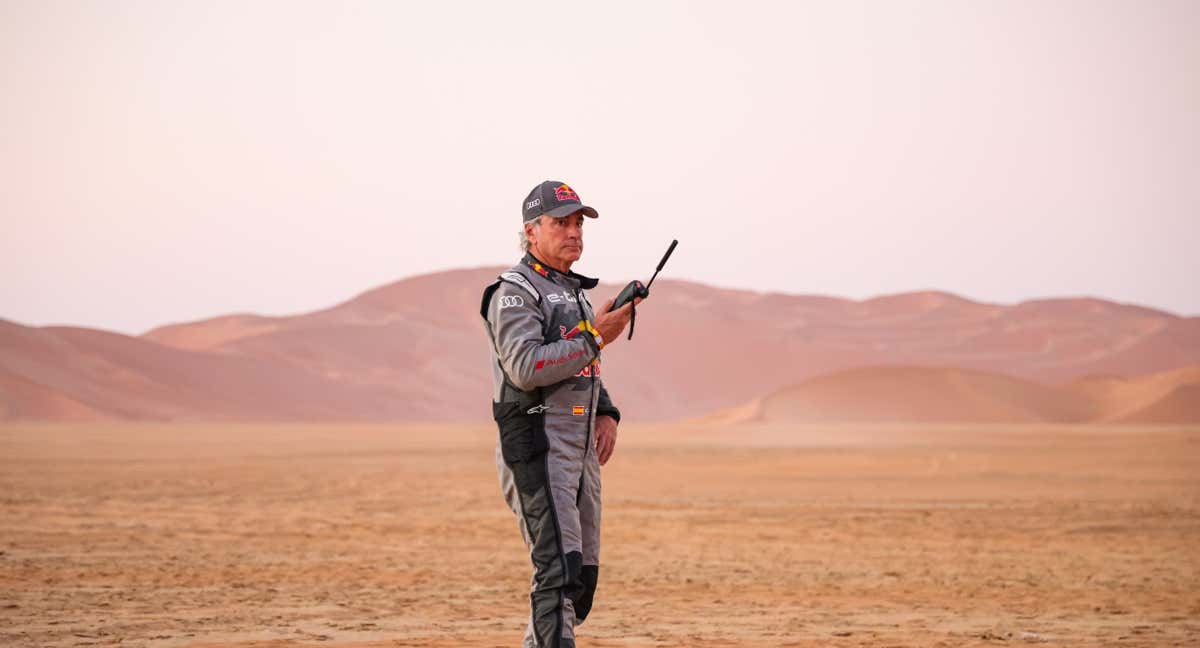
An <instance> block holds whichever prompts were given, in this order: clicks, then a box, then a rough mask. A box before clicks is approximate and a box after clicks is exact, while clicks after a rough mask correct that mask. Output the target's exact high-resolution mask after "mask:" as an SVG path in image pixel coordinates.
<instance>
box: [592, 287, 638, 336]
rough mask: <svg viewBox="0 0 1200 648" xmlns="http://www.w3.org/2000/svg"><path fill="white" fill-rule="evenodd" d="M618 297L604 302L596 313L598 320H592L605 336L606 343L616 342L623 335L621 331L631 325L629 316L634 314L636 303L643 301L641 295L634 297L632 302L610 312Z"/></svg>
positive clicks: (594, 325) (593, 324)
mask: <svg viewBox="0 0 1200 648" xmlns="http://www.w3.org/2000/svg"><path fill="white" fill-rule="evenodd" d="M615 301H616V298H613V299H610V300H608V301H606V302H604V306H601V307H600V310H599V311H598V312H597V313H596V321H594V322H592V326H593V327H595V329H596V330H597V331H600V335H601V336H602V337H603V338H604V343H605V344H612V343H613V342H616V340H617V338H619V337H621V331H624V330H625V327H626V326H628V325H629V318H630V317H631V316H632V315H633V307H634V305H635V304H640V303H642V298H641V297H634V298H633V301H632V302H629V303H627V304H625V305H624V306H622V307H620V308H618V309H617V310H615V311H612V312H609V310H608V309H610V308H612V305H613V302H615Z"/></svg>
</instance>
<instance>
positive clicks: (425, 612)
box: [0, 423, 1200, 648]
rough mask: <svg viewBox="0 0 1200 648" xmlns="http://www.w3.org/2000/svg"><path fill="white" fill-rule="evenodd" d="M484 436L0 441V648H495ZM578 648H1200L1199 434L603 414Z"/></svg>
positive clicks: (31, 427)
mask: <svg viewBox="0 0 1200 648" xmlns="http://www.w3.org/2000/svg"><path fill="white" fill-rule="evenodd" d="M493 435H494V428H492V427H491V426H489V425H485V424H480V425H478V426H437V427H434V426H393V425H327V424H322V425H299V424H297V425H253V424H183V423H176V424H148V423H103V424H99V423H89V424H46V423H38V424H34V423H30V424H8V425H6V426H4V427H0V514H2V515H3V518H2V519H3V524H2V525H0V645H3V646H109V645H116V644H120V645H123V646H197V647H198V646H210V647H211V646H231V647H232V646H241V647H249V646H260V647H265V646H340V647H349V646H355V647H364V646H431V647H449V646H456V647H459V646H482V647H493V646H495V647H501V646H517V645H519V643H520V636H521V632H522V630H523V624H524V615H525V614H526V613H527V603H526V601H527V594H528V578H529V573H530V564H529V559H528V557H527V555H526V554H525V553H524V548H523V546H522V544H521V541H520V536H519V534H518V530H517V526H516V523H515V521H514V519H513V517H512V515H511V514H510V513H509V512H508V510H507V509H506V508H505V507H504V505H503V502H502V500H501V498H500V494H499V489H498V486H497V480H496V473H495V468H494V464H493V454H492V452H493V445H492V444H493ZM603 479H604V486H603V491H604V506H605V509H604V523H603V541H604V548H603V552H602V567H601V569H600V586H599V591H598V593H597V604H596V607H595V609H594V610H593V612H592V616H591V617H590V618H589V619H588V620H587V622H586V623H585V624H583V626H581V627H580V629H579V636H580V642H579V645H580V646H581V647H582V646H594V647H616V646H679V647H685V646H686V647H698V648H707V647H714V648H715V647H717V646H722V647H725V646H753V647H766V646H984V645H989V646H990V645H1023V644H1025V643H1039V644H1045V645H1059V646H1113V645H1128V646H1171V645H1197V644H1200V427H1196V426H1191V427H1186V426H1183V427H1132V426H1048V425H1021V426H985V425H971V426H953V425H943V426H905V425H874V426H857V425H856V426H840V427H839V426H808V427H797V426H790V427H788V426H770V425H761V426H758V427H755V426H746V427H728V428H721V427H705V426H704V425H703V424H695V425H685V424H679V425H675V426H637V425H633V424H626V425H624V426H622V429H621V432H620V438H619V443H618V447H617V451H616V454H615V455H614V457H613V459H612V461H611V462H610V463H609V465H608V466H606V467H605V468H604V470H603Z"/></svg>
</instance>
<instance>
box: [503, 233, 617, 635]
mask: <svg viewBox="0 0 1200 648" xmlns="http://www.w3.org/2000/svg"><path fill="white" fill-rule="evenodd" d="M595 285H596V280H595V279H592V278H589V277H584V276H582V275H579V274H576V273H574V272H569V273H565V274H564V273H562V272H559V271H557V270H554V269H553V268H550V267H547V266H546V265H545V264H543V263H541V262H540V261H538V260H537V259H536V258H535V257H534V256H533V255H532V254H526V255H525V257H524V258H523V259H522V260H521V262H520V263H518V264H517V265H516V266H513V267H512V268H511V269H509V270H507V271H505V272H503V273H501V275H500V277H499V278H498V279H497V281H496V282H494V283H492V284H490V285H489V286H488V287H487V288H486V289H485V290H484V292H483V300H482V304H481V306H480V314H481V315H482V316H483V317H484V319H485V321H486V325H485V326H486V329H487V332H488V335H489V337H490V338H491V342H492V385H493V392H492V415H493V417H494V418H495V420H496V424H497V427H498V429H499V438H498V440H497V444H496V469H497V472H498V473H499V478H500V489H501V491H502V493H503V495H504V499H505V501H506V502H507V503H508V507H509V508H510V509H511V510H512V511H513V513H514V514H515V515H516V517H517V524H518V526H519V527H520V529H521V535H522V537H523V538H524V540H525V545H526V547H527V548H528V550H529V555H530V559H531V561H532V562H533V580H532V585H531V588H530V596H529V599H530V607H531V613H530V619H529V625H528V627H527V628H526V631H525V639H524V643H523V646H524V648H574V646H575V633H574V626H575V625H576V624H579V623H582V622H583V620H584V619H585V618H587V615H588V611H589V610H590V609H591V607H592V597H593V595H594V593H595V590H596V581H597V577H598V576H599V569H600V567H599V565H600V464H599V461H598V460H597V458H596V450H595V447H594V443H593V439H594V435H595V417H596V416H611V417H613V418H614V419H616V420H618V421H619V420H620V416H621V414H620V411H618V410H617V408H616V407H614V406H613V404H612V401H611V399H610V398H609V396H608V392H607V391H606V390H605V388H604V385H603V383H601V381H600V345H601V342H600V341H599V340H598V338H599V334H598V333H597V332H596V330H595V329H594V328H593V327H592V317H593V312H592V306H591V304H590V303H589V302H588V300H587V297H586V295H585V294H584V292H583V291H584V290H585V289H590V288H593V287H595Z"/></svg>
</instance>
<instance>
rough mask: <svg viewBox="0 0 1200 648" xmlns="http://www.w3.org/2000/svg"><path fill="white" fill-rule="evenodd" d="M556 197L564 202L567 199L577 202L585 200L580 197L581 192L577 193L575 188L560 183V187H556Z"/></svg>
mask: <svg viewBox="0 0 1200 648" xmlns="http://www.w3.org/2000/svg"><path fill="white" fill-rule="evenodd" d="M554 198H555V199H556V200H558V201H559V202H563V201H565V200H573V201H575V202H583V201H582V200H580V199H579V194H577V193H575V190H574V189H572V188H570V187H568V186H567V185H565V184H561V185H558V187H556V188H555V189H554Z"/></svg>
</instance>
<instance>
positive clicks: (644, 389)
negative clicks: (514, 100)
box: [0, 268, 1200, 423]
mask: <svg viewBox="0 0 1200 648" xmlns="http://www.w3.org/2000/svg"><path fill="white" fill-rule="evenodd" d="M500 270H502V268H477V269H468V270H453V271H447V272H439V273H434V274H427V275H422V276H418V277H412V278H409V279H404V280H401V281H396V282H393V283H390V284H387V285H384V286H381V287H379V288H376V289H373V290H370V291H367V292H365V293H362V294H360V295H358V296H356V297H354V298H353V299H350V300H347V301H345V302H342V303H340V304H336V305H334V306H331V307H330V308H326V309H323V310H318V311H314V312H311V313H303V314H299V315H292V316H276V317H268V316H259V315H253V314H233V315H227V316H222V317H216V318H212V319H207V320H202V321H197V322H187V323H180V324H172V325H168V326H162V327H158V328H155V329H153V330H151V331H148V332H146V333H144V334H142V335H140V336H128V335H122V334H119V333H113V332H109V331H101V330H95V329H87V328H80V327H70V326H45V327H29V326H23V325H21V324H18V323H15V322H11V321H7V320H0V420H15V419H22V420H38V419H46V420H94V419H106V418H110V419H139V420H143V419H144V420H257V421H335V420H375V421H477V420H484V419H486V418H487V417H488V416H489V408H488V402H489V393H490V389H491V387H490V377H489V369H488V347H487V344H488V342H487V338H486V336H485V334H484V331H483V325H482V321H481V319H480V317H479V314H478V309H479V298H480V293H481V291H482V288H483V286H484V285H486V284H487V283H488V282H489V281H491V280H492V278H494V277H495V275H496V274H497V273H498V272H499V271H500ZM581 271H583V272H586V268H584V269H581ZM618 289H619V285H617V284H601V286H600V287H598V288H597V289H595V290H593V291H592V292H591V294H592V302H593V303H595V304H597V305H599V304H600V303H602V302H603V301H604V300H605V299H607V298H609V297H612V296H613V295H615V294H616V292H617V291H618ZM653 292H654V294H653V296H652V297H651V298H650V299H649V300H648V301H647V302H645V303H644V304H643V305H642V306H641V307H639V309H638V313H639V315H638V324H637V333H636V335H635V337H634V340H633V341H632V342H628V341H625V340H622V341H620V342H618V343H616V344H614V345H613V346H612V347H610V348H609V349H607V350H606V353H605V357H604V365H603V373H602V376H603V378H604V380H605V383H606V385H607V386H608V387H609V390H610V392H611V393H612V394H613V397H614V400H615V401H616V402H617V404H618V406H619V407H621V409H622V411H623V413H624V414H625V415H627V416H629V417H632V418H636V419H638V420H644V421H661V420H673V419H681V418H687V419H695V418H708V419H710V420H729V421H753V420H768V421H772V420H784V421H792V420H794V421H832V420H856V421H882V420H920V421H959V420H962V421H994V422H1019V421H1104V422H1114V423H1119V422H1142V423H1171V422H1200V318H1197V317H1179V316H1176V315H1173V314H1171V313H1166V312H1163V311H1159V310H1154V309H1150V308H1144V307H1140V306H1135V305H1128V304H1119V303H1115V302H1110V301H1105V300H1101V299H1094V298H1064V299H1039V300H1032V301H1026V302H1022V303H1019V304H1015V305H1000V304H986V303H979V302H974V301H970V300H967V299H963V298H961V297H958V296H955V295H952V294H948V293H944V292H933V291H926V292H916V293H906V294H900V295H889V296H883V297H877V298H874V299H868V300H863V301H854V300H849V299H841V298H836V297H828V296H820V295H785V294H779V293H757V292H752V291H746V290H732V289H721V288H713V287H710V286H705V285H702V284H698V283H693V282H687V281H676V280H670V279H660V280H659V281H658V282H656V283H655V286H654V291H653Z"/></svg>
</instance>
